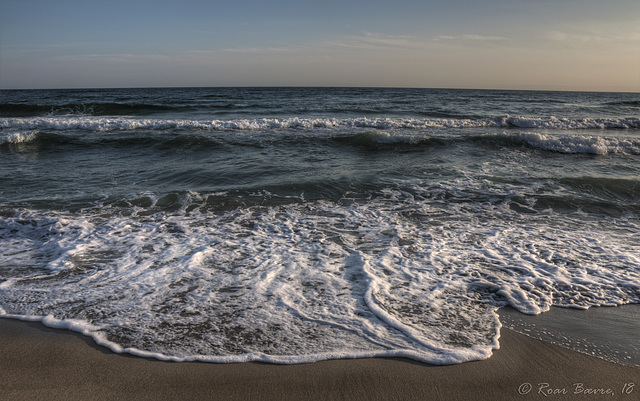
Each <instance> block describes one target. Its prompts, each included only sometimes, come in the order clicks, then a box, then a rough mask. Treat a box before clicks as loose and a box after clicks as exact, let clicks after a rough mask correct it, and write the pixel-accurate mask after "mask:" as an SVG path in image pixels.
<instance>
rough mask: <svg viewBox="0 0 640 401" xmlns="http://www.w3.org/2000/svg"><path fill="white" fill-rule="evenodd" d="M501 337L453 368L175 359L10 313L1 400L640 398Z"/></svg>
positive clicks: (388, 362)
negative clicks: (480, 357) (124, 350)
mask: <svg viewBox="0 0 640 401" xmlns="http://www.w3.org/2000/svg"><path fill="white" fill-rule="evenodd" d="M500 344H501V348H500V349H499V350H497V351H496V352H495V353H494V355H493V356H492V357H491V358H489V359H488V360H485V361H478V362H470V363H464V364H459V365H452V366H432V365H426V364H422V363H418V362H414V361H411V360H406V359H386V358H371V359H354V360H335V361H322V362H316V363H311V364H301V365H269V364H262V363H241V364H209V363H198V362H187V363H174V362H162V361H157V360H154V359H145V358H139V357H134V356H130V355H126V354H115V353H112V352H111V351H110V350H108V349H106V348H103V347H100V346H97V345H95V344H94V343H93V340H92V339H91V338H89V337H85V336H82V335H80V334H78V333H73V332H69V331H65V330H56V329H50V328H47V327H44V326H43V325H41V324H40V323H34V322H23V321H18V320H12V319H0V399H1V400H88V399H91V400H183V399H184V400H187V399H188V400H206V399H214V400H217V399H224V400H228V399H231V400H535V399H555V400H574V399H575V400H585V399H588V400H601V399H606V400H618V399H620V400H637V399H640V368H636V367H629V366H624V365H619V364H614V363H611V362H607V361H604V360H601V359H598V358H594V357H590V356H587V355H584V354H581V353H577V352H574V351H570V350H568V349H565V348H561V347H558V346H556V345H553V344H549V343H546V342H542V341H539V340H536V339H532V338H529V337H527V336H524V335H522V334H518V333H515V332H513V331H510V330H508V329H504V328H503V329H502V332H501V338H500ZM545 393H546V394H545ZM601 393H604V394H601Z"/></svg>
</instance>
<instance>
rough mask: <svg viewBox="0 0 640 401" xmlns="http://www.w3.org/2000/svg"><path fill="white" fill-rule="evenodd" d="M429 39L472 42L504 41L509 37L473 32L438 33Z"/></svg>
mask: <svg viewBox="0 0 640 401" xmlns="http://www.w3.org/2000/svg"><path fill="white" fill-rule="evenodd" d="M431 40H433V41H435V42H439V41H465V42H466V41H474V42H496V41H504V40H509V38H507V37H504V36H486V35H474V34H465V35H438V36H436V37H434V38H432V39H431Z"/></svg>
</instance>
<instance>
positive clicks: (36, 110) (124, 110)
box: [0, 103, 194, 117]
mask: <svg viewBox="0 0 640 401" xmlns="http://www.w3.org/2000/svg"><path fill="white" fill-rule="evenodd" d="M192 109H194V107H193V106H167V105H160V104H145V103H69V104H60V105H53V104H20V103H8V104H0V116H20V117H36V116H42V117H50V116H110V115H113V116H119V115H123V116H124V115H133V116H138V115H147V114H157V113H165V112H170V111H189V110H192Z"/></svg>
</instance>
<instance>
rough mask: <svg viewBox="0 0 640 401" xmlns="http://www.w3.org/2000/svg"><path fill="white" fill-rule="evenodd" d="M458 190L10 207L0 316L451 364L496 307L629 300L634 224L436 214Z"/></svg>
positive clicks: (103, 337)
mask: <svg viewBox="0 0 640 401" xmlns="http://www.w3.org/2000/svg"><path fill="white" fill-rule="evenodd" d="M473 185H479V184H477V183H474V182H467V183H465V182H462V181H456V182H452V183H445V182H439V183H438V184H434V185H428V184H422V185H416V186H415V187H413V188H411V191H410V192H403V191H400V190H397V189H388V190H385V191H383V192H382V193H381V194H378V195H376V196H375V197H373V198H372V199H370V200H368V201H359V202H346V203H345V204H342V203H334V202H327V201H319V202H307V203H296V204H289V205H284V206H269V207H266V206H265V207H257V206H256V207H249V208H242V209H236V210H230V211H226V212H220V213H214V212H211V211H206V210H202V211H199V209H197V208H196V209H193V208H189V206H190V202H189V201H188V199H184V205H183V209H181V210H179V211H176V212H171V213H165V212H155V213H153V214H149V213H146V211H147V210H144V209H139V208H138V209H137V208H134V210H133V214H132V215H130V216H122V215H121V214H119V213H117V210H111V209H110V208H109V207H103V208H97V209H91V210H84V211H82V213H78V214H72V213H67V212H53V211H50V212H42V211H29V210H20V211H17V213H16V215H15V216H13V217H0V250H1V251H0V252H1V253H0V263H1V264H2V265H3V270H2V271H0V274H2V276H1V277H2V278H1V281H2V291H0V307H1V308H2V311H0V314H1V315H3V316H8V317H22V318H26V319H42V320H43V321H44V323H45V324H48V325H51V326H52V327H65V328H68V329H72V330H76V331H80V332H82V333H84V334H87V335H91V336H92V337H93V338H94V339H96V341H97V342H98V343H100V344H103V345H105V346H108V347H110V348H111V349H113V350H114V351H116V352H129V353H132V354H135V355H141V356H153V357H156V358H160V359H166V360H175V361H187V360H198V361H211V362H241V361H263V362H272V363H301V362H311V361H315V360H320V359H332V358H357V357H367V356H404V357H409V358H413V359H416V360H420V361H424V362H429V363H435V364H451V363H459V362H463V361H470V360H478V359H484V358H487V357H489V356H490V355H491V353H492V351H493V350H494V349H496V348H497V347H498V337H499V329H500V322H499V321H498V317H497V314H496V310H497V308H499V307H500V306H504V305H507V304H509V305H511V306H513V307H515V308H517V309H518V310H520V311H522V312H524V313H529V314H536V313H541V312H544V311H545V310H548V309H549V307H550V306H551V305H554V304H555V305H563V306H573V307H580V308H588V307H590V306H593V305H617V304H624V303H629V302H640V299H638V294H640V284H638V283H640V260H639V258H638V254H639V253H640V249H639V245H638V242H637V241H636V238H631V237H630V236H629V234H628V233H629V230H632V231H634V232H638V231H640V226H639V225H638V223H637V221H634V220H633V219H631V218H626V217H621V218H617V219H614V218H611V219H609V220H606V219H605V220H601V221H591V220H589V219H584V220H583V219H581V218H580V216H579V215H560V214H556V213H554V212H553V211H552V210H549V211H542V212H540V213H539V214H535V215H532V216H530V218H529V220H527V221H526V222H523V221H522V218H523V217H522V215H519V214H517V213H516V212H514V211H513V210H511V208H510V207H509V205H508V204H502V205H496V204H494V203H482V202H447V204H446V207H441V206H438V202H437V199H438V197H439V195H438V194H439V192H443V191H444V192H447V191H450V190H452V189H453V188H466V189H472V187H473ZM485 190H486V189H485ZM498 190H503V191H505V192H509V191H520V192H521V191H524V190H526V188H525V189H522V188H511V187H509V188H499V189H498ZM532 190H533V189H532ZM196 195H197V194H190V195H189V197H192V198H193V199H194V197H196ZM521 195H522V194H521ZM201 196H203V197H205V198H206V196H208V195H207V194H203V195H201ZM211 196H219V195H211ZM443 196H444V194H443ZM187 198H188V197H187ZM417 199H423V201H419V200H417ZM424 199H436V201H435V202H425V201H424ZM138 212H140V213H139V214H138ZM621 227H622V228H621Z"/></svg>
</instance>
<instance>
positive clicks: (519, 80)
mask: <svg viewBox="0 0 640 401" xmlns="http://www.w3.org/2000/svg"><path fill="white" fill-rule="evenodd" d="M292 85H293V86H394V87H438V88H497V89H557V90H602V91H610V90H611V91H639V90H640V1H638V0H606V1H605V0H483V1H481V0H436V1H430V0H423V1H418V0H412V1H408V0H393V1H391V0H388V1H378V0H366V1H365V0H339V1H334V0H323V1H319V0H314V1H305V0H275V1H274V0H228V1H227V0H225V1H219V0H218V1H215V0H214V1H211V0H208V1H205V0H202V1H200V0H181V1H178V0H173V1H166V0H155V1H137V0H122V1H120V0H114V1H109V0H101V1H90V0H81V1H75V0H55V1H54V0H0V88H5V89H6V88H77V87H93V88H95V87H145V86H292Z"/></svg>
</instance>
